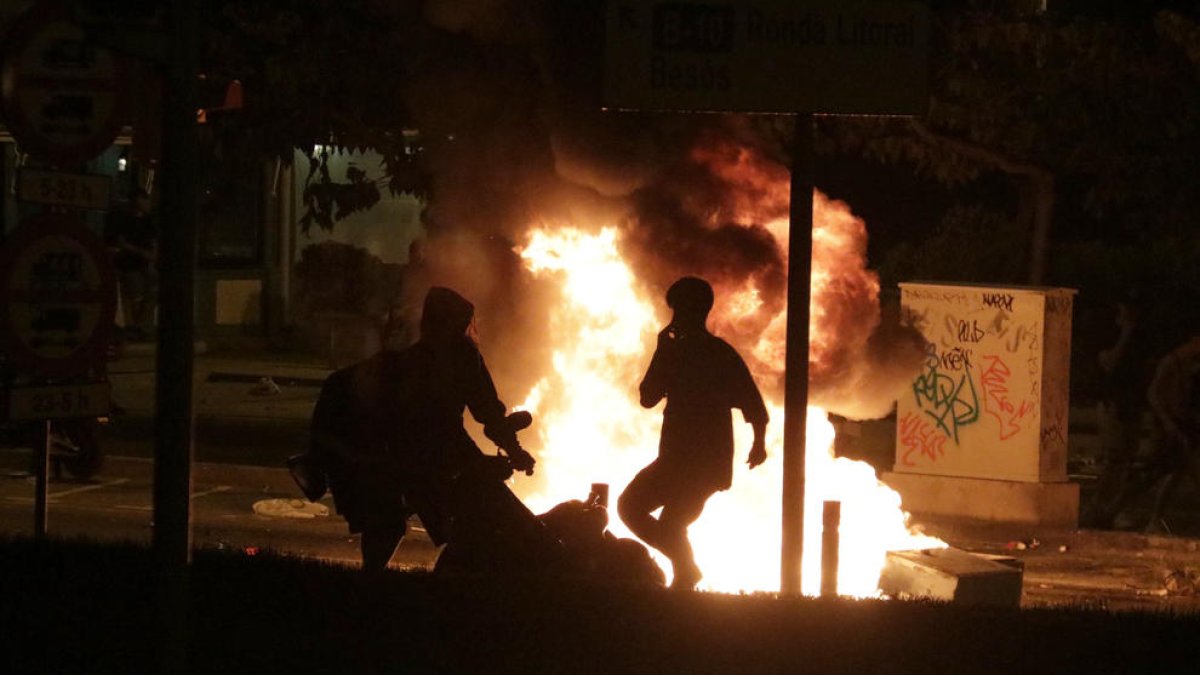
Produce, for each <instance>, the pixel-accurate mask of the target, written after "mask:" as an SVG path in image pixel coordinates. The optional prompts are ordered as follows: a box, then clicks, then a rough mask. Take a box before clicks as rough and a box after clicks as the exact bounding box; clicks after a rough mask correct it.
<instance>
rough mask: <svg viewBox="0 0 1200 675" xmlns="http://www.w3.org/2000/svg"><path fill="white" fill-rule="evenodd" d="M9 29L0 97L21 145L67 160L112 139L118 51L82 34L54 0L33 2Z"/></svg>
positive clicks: (82, 158) (120, 70)
mask: <svg viewBox="0 0 1200 675" xmlns="http://www.w3.org/2000/svg"><path fill="white" fill-rule="evenodd" d="M10 34H11V35H13V36H14V38H13V40H11V41H10V43H9V45H8V49H7V50H6V51H5V53H4V64H3V68H2V69H0V102H2V103H3V108H4V121H5V126H7V127H8V129H9V131H10V132H11V133H12V135H13V137H14V138H15V139H16V140H17V143H19V144H20V146H21V148H22V150H24V151H25V152H28V153H29V154H30V155H32V156H34V157H37V158H38V159H42V160H45V161H48V162H51V163H54V164H57V165H59V166H70V165H75V164H80V163H82V162H86V161H87V160H89V159H92V158H93V157H95V156H96V155H99V154H100V153H101V152H103V151H104V150H105V149H106V148H107V147H108V146H110V145H112V142H113V140H114V139H116V137H117V133H118V132H120V130H121V125H122V120H123V117H124V109H123V106H124V103H125V100H126V92H127V82H126V74H125V68H124V65H123V61H122V58H121V56H120V55H118V54H117V53H115V52H114V51H112V50H110V49H108V48H106V47H102V46H98V45H96V44H94V43H93V42H91V41H89V40H88V39H87V36H86V35H85V33H84V31H83V29H82V28H81V27H80V26H78V25H76V24H75V23H73V22H72V21H71V18H70V13H69V10H67V9H65V8H63V7H61V6H57V5H54V4H45V5H39V6H38V7H35V8H34V10H32V11H31V12H30V13H28V14H26V15H25V16H23V17H22V18H21V19H19V20H18V22H17V23H15V24H14V26H13V27H12V29H11V30H10Z"/></svg>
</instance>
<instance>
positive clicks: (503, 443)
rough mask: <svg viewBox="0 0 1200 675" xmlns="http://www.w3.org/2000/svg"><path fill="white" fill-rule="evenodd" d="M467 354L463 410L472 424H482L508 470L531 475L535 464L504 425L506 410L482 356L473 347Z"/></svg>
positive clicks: (506, 424)
mask: <svg viewBox="0 0 1200 675" xmlns="http://www.w3.org/2000/svg"><path fill="white" fill-rule="evenodd" d="M471 351H472V352H473V354H472V355H471V356H469V357H468V358H470V359H471V361H472V364H471V366H470V369H469V372H470V379H471V381H470V383H469V385H468V391H467V409H468V410H470V411H471V416H472V417H474V418H475V421H477V422H479V423H480V424H482V425H483V433H484V435H485V436H487V437H488V439H490V440H491V441H492V442H493V443H495V444H496V445H498V446H499V447H500V449H501V450H503V451H504V453H505V454H506V455H508V461H509V462H510V463H511V464H512V467H513V468H514V469H516V470H517V471H523V472H525V473H526V474H527V475H533V466H534V465H535V464H536V463H537V461H536V460H534V458H533V455H531V454H529V452H528V451H526V450H525V448H523V447H521V442H520V441H519V440H517V432H516V431H514V430H512V428H511V425H510V424H509V423H508V416H507V415H506V412H507V410H508V407H507V406H505V405H504V402H503V401H501V400H500V395H499V394H498V393H497V392H496V384H495V382H493V381H492V374H491V373H490V372H488V368H487V364H486V363H484V361H483V354H481V353H479V351H478V350H476V349H474V348H472V350H471Z"/></svg>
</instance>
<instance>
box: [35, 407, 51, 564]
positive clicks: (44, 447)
mask: <svg viewBox="0 0 1200 675" xmlns="http://www.w3.org/2000/svg"><path fill="white" fill-rule="evenodd" d="M43 431H44V432H45V435H44V436H43V437H42V442H41V444H39V446H38V447H37V448H35V449H34V451H33V454H34V457H35V458H36V460H35V461H36V462H37V478H36V481H37V482H36V485H35V486H34V494H33V538H34V539H37V540H39V541H41V540H44V539H45V538H46V531H47V523H48V517H47V514H48V508H47V506H48V501H47V500H48V499H49V495H48V493H49V489H50V444H51V443H52V442H53V441H52V440H51V435H50V420H46V425H45V427H44V428H43Z"/></svg>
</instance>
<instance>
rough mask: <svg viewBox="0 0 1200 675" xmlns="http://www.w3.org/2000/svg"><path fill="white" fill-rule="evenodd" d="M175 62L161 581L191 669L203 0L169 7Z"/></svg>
mask: <svg viewBox="0 0 1200 675" xmlns="http://www.w3.org/2000/svg"><path fill="white" fill-rule="evenodd" d="M168 17H169V24H168V30H169V31H170V33H171V35H172V38H171V42H170V45H171V46H170V60H169V62H168V71H167V76H168V79H167V82H168V93H167V97H166V98H167V101H166V106H165V108H166V110H165V111H164V120H163V121H164V124H163V129H164V144H163V171H162V176H163V182H162V186H163V197H162V200H161V202H160V208H159V213H160V216H159V217H160V223H161V227H160V228H159V229H160V235H159V259H158V269H159V298H160V301H159V318H158V352H157V359H156V364H155V372H156V376H155V377H156V379H155V392H156V402H155V418H154V419H155V425H154V440H155V451H154V553H155V559H156V564H157V567H158V575H159V611H160V621H159V630H160V636H159V640H158V642H157V644H158V648H159V668H160V670H161V671H162V672H164V673H168V672H170V673H178V672H186V671H187V670H189V668H188V649H187V644H188V621H187V615H188V611H189V610H188V607H189V595H190V571H189V567H190V564H191V560H192V505H191V490H192V454H193V447H192V441H193V424H194V411H193V407H192V368H193V361H194V351H195V334H194V330H195V325H194V324H195V321H194V316H193V312H194V307H193V305H194V303H195V299H194V285H195V269H196V194H195V185H196V181H195V173H196V166H195V158H196V117H195V116H196V106H195V105H194V104H193V100H194V98H195V96H194V92H195V86H196V85H195V81H196V61H197V54H198V51H199V50H198V46H199V45H198V41H197V36H198V35H199V34H200V30H199V24H200V21H199V5H198V2H197V0H180V1H178V2H172V3H171V4H170V5H169V9H168Z"/></svg>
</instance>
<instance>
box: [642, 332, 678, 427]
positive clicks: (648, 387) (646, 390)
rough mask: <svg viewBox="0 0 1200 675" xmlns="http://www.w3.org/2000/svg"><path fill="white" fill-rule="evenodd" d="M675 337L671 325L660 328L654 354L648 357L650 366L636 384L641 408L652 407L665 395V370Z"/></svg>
mask: <svg viewBox="0 0 1200 675" xmlns="http://www.w3.org/2000/svg"><path fill="white" fill-rule="evenodd" d="M674 340H675V337H674V336H673V335H672V334H671V326H667V327H666V328H664V329H662V331H661V332H659V334H658V345H657V346H656V347H655V349H654V356H652V357H650V367H648V368H646V375H645V376H644V377H642V383H641V384H640V385H638V393H639V394H640V395H641V403H642V407H643V408H653V407H654V406H656V405H658V402H659V401H661V400H663V398H665V397H666V395H667V370H668V361H669V360H670V354H671V353H672V350H673V349H674V348H675V345H674Z"/></svg>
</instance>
